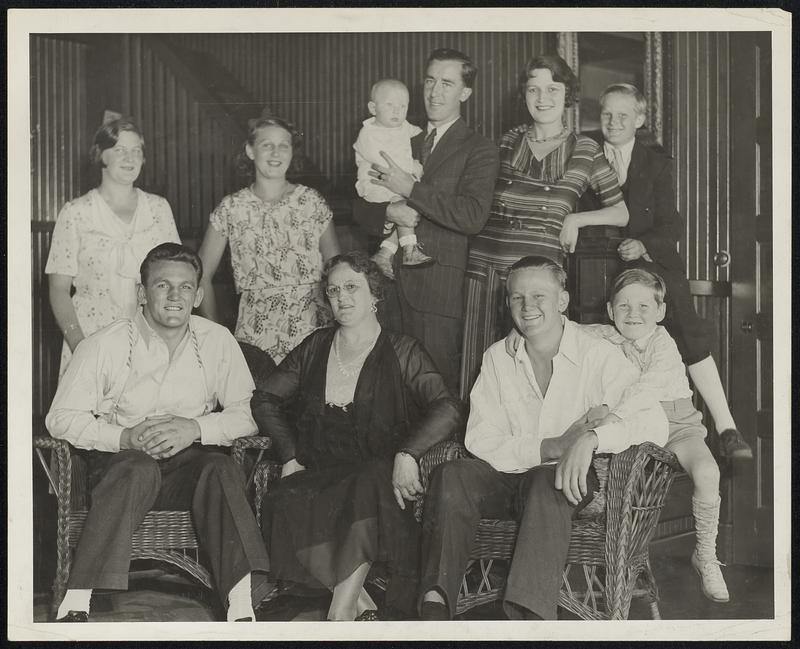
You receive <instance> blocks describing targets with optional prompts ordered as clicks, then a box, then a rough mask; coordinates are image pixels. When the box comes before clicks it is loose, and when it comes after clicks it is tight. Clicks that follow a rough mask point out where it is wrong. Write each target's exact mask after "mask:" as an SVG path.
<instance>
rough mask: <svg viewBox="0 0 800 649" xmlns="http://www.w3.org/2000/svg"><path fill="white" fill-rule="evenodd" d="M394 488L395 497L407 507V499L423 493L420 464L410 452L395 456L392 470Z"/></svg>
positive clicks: (402, 505) (398, 502) (399, 503)
mask: <svg viewBox="0 0 800 649" xmlns="http://www.w3.org/2000/svg"><path fill="white" fill-rule="evenodd" d="M392 488H393V489H394V499H395V500H396V501H397V504H398V505H399V506H400V509H405V508H406V504H405V502H404V501H406V500H416V499H417V497H418V496H419V495H420V494H421V493H422V482H420V479H419V465H418V464H417V461H416V460H415V459H414V458H413V457H411V456H410V455H409V454H408V453H398V454H397V455H395V456H394V469H393V470H392Z"/></svg>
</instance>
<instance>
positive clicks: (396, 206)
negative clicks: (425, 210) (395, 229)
mask: <svg viewBox="0 0 800 649" xmlns="http://www.w3.org/2000/svg"><path fill="white" fill-rule="evenodd" d="M386 220H387V221H391V222H392V223H394V224H395V225H399V226H401V227H406V228H415V227H417V224H418V223H419V212H417V210H415V209H414V208H413V207H409V206H408V205H407V204H406V202H405V201H395V202H394V203H389V204H388V205H387V206H386Z"/></svg>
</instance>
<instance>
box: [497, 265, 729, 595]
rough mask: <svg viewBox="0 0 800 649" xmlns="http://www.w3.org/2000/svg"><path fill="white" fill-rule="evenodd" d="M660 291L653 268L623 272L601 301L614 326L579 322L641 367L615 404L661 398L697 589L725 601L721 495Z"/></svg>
mask: <svg viewBox="0 0 800 649" xmlns="http://www.w3.org/2000/svg"><path fill="white" fill-rule="evenodd" d="M666 291H667V289H666V285H665V284H664V280H663V279H661V277H659V276H658V275H656V274H655V273H651V272H649V271H647V270H644V269H640V268H632V269H629V270H626V271H623V272H622V273H620V275H619V276H618V277H617V278H616V279H615V280H614V285H613V287H612V288H611V296H610V299H609V302H608V304H607V305H606V306H607V308H608V316H609V317H610V318H611V320H612V322H613V323H614V326H612V325H603V324H600V325H584V327H585V328H586V329H590V330H592V331H594V332H595V333H596V334H597V335H598V336H602V337H603V338H605V339H606V340H608V341H610V342H612V343H614V344H615V345H619V346H620V348H621V349H622V351H623V353H624V354H625V356H626V357H627V359H628V360H629V361H631V362H632V363H633V364H634V365H635V366H636V367H638V368H639V370H640V372H641V375H640V377H639V381H638V382H637V383H635V384H634V385H632V386H630V387H629V388H628V389H627V390H626V391H625V392H624V393H623V395H622V397H621V398H620V403H621V404H626V403H635V402H636V401H637V397H638V395H641V394H644V393H648V392H649V393H650V394H652V395H653V396H654V397H655V398H656V399H657V400H658V401H660V402H661V405H662V407H663V408H664V410H665V412H666V415H667V420H668V421H669V438H668V440H667V444H666V446H665V448H666V449H668V450H670V451H672V452H673V453H675V455H676V456H677V458H678V461H679V462H680V464H681V466H682V467H683V469H684V471H686V473H687V474H688V475H689V477H690V478H691V480H692V483H693V484H694V493H693V494H692V513H693V514H694V521H695V532H696V534H695V549H694V553H693V554H692V559H691V560H692V566H694V569H695V570H696V571H697V573H698V574H699V575H700V580H701V581H700V583H701V589H702V591H703V594H704V595H705V596H706V597H707V598H708V599H710V600H712V601H714V602H727V601H728V600H729V595H728V588H727V586H726V585H725V580H724V578H723V576H722V571H721V570H720V568H719V567H720V565H722V564H721V563H720V562H719V561H718V560H717V550H716V545H717V528H718V526H719V508H720V500H721V499H720V495H719V468H718V467H717V463H716V461H715V460H714V457H713V456H712V455H711V452H710V451H709V450H708V446H706V443H705V437H706V429H705V427H704V426H703V423H702V416H701V415H700V413H699V412H698V411H697V410H696V409H695V407H694V405H693V404H692V390H691V388H690V387H689V381H688V379H687V378H686V368H685V367H684V365H683V361H682V360H681V355H680V353H679V352H678V347H677V345H676V344H675V341H674V340H673V339H672V337H671V336H670V335H669V334H668V333H667V330H666V329H664V327H661V326H659V324H658V323H659V322H661V320H663V319H664V316H665V314H666V304H665V303H664V296H665V295H666ZM520 339H521V338H520V336H519V334H518V333H517V332H516V331H515V330H514V331H512V332H511V333H510V334H509V335H508V337H507V338H506V350H507V351H508V352H509V353H513V350H515V349H516V347H517V345H518V344H519V341H520ZM622 407H624V406H622ZM618 410H619V409H618ZM596 416H599V415H596ZM614 420H616V415H614V414H609V415H607V416H606V418H604V419H603V420H602V423H609V422H610V421H614Z"/></svg>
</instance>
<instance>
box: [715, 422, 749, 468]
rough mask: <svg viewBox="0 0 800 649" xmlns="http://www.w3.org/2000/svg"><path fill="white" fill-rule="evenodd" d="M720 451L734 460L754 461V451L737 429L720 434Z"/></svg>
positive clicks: (730, 429)
mask: <svg viewBox="0 0 800 649" xmlns="http://www.w3.org/2000/svg"><path fill="white" fill-rule="evenodd" d="M719 451H720V454H721V455H722V456H723V457H726V458H729V459H732V460H752V459H753V450H752V449H751V448H750V445H749V444H748V443H747V442H745V441H744V437H742V434H741V433H740V432H739V431H738V430H736V429H735V428H726V429H725V430H723V431H722V432H721V433H720V434H719Z"/></svg>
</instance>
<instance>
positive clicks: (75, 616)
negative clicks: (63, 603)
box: [56, 611, 89, 622]
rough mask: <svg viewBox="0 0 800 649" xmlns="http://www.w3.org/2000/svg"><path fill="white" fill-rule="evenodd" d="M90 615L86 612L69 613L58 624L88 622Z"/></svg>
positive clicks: (58, 620)
mask: <svg viewBox="0 0 800 649" xmlns="http://www.w3.org/2000/svg"><path fill="white" fill-rule="evenodd" d="M88 621H89V614H88V613H87V612H86V611H69V612H68V613H67V614H66V615H65V616H64V617H60V618H58V619H57V620H56V622H88Z"/></svg>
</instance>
